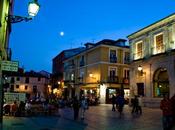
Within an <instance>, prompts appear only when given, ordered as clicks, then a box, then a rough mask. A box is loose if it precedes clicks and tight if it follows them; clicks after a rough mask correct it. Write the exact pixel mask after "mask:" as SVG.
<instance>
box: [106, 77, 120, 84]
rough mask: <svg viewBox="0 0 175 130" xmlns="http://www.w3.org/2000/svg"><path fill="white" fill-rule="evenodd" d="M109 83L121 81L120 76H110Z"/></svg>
mask: <svg viewBox="0 0 175 130" xmlns="http://www.w3.org/2000/svg"><path fill="white" fill-rule="evenodd" d="M107 82H108V83H119V79H118V76H108V80H107Z"/></svg>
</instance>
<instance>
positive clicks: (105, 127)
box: [3, 105, 162, 130]
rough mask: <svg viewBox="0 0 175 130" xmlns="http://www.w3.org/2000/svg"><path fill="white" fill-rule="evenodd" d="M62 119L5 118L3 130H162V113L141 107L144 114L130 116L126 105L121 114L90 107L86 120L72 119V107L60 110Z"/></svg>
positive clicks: (129, 110)
mask: <svg viewBox="0 0 175 130" xmlns="http://www.w3.org/2000/svg"><path fill="white" fill-rule="evenodd" d="M59 114H60V115H61V116H53V117H49V116H42V117H41V116H40V117H8V116H6V117H4V123H3V125H4V127H3V130H161V129H162V123H161V111H160V110H159V109H155V108H154V109H151V108H143V114H142V115H137V114H134V115H133V114H131V108H130V107H129V106H125V107H124V111H123V114H122V115H121V116H119V114H118V112H117V111H116V112H112V111H111V105H99V106H93V107H90V108H89V110H87V111H86V113H85V119H84V120H81V119H79V120H78V121H74V120H73V110H72V109H71V108H65V109H60V110H59Z"/></svg>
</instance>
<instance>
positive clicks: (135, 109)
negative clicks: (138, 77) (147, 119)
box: [131, 95, 143, 114]
mask: <svg viewBox="0 0 175 130" xmlns="http://www.w3.org/2000/svg"><path fill="white" fill-rule="evenodd" d="M131 103H132V111H131V113H132V114H134V113H136V114H142V106H143V103H142V97H141V96H137V95H135V97H134V99H133V100H132V102H131Z"/></svg>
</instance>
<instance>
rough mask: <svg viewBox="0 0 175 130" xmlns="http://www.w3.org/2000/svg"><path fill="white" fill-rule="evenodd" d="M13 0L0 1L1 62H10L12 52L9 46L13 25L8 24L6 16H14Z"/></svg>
mask: <svg viewBox="0 0 175 130" xmlns="http://www.w3.org/2000/svg"><path fill="white" fill-rule="evenodd" d="M12 7H13V0H1V1H0V60H10V59H11V50H10V49H9V48H8V46H9V36H10V32H11V23H9V22H7V20H6V16H8V15H10V14H12Z"/></svg>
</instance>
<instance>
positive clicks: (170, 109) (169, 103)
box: [160, 94, 175, 130]
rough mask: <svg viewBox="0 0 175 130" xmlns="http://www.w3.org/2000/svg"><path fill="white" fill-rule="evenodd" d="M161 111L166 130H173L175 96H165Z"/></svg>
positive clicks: (161, 103)
mask: <svg viewBox="0 0 175 130" xmlns="http://www.w3.org/2000/svg"><path fill="white" fill-rule="evenodd" d="M160 109H161V110H162V115H163V118H162V123H163V129H164V130H171V129H172V127H173V126H174V124H175V111H174V110H175V95H174V96H173V97H172V98H169V95H168V94H164V95H163V99H162V100H161V102H160Z"/></svg>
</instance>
